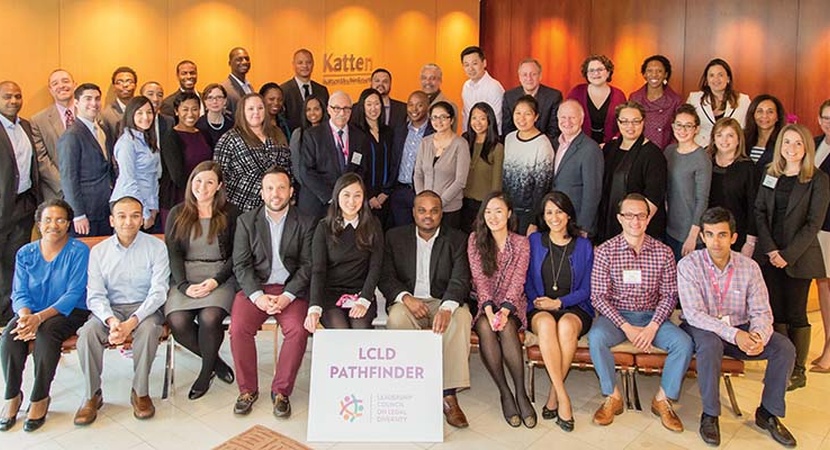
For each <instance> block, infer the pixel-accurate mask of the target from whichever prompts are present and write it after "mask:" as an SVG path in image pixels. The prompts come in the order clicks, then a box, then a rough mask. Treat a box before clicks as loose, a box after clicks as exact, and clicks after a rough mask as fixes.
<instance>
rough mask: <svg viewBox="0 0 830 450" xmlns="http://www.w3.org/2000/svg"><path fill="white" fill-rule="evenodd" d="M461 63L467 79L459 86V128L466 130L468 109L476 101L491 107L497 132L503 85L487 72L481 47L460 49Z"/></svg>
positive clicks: (499, 125) (468, 121)
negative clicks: (460, 103) (461, 102)
mask: <svg viewBox="0 0 830 450" xmlns="http://www.w3.org/2000/svg"><path fill="white" fill-rule="evenodd" d="M461 65H462V66H463V67H464V73H466V74H467V77H468V78H469V80H467V81H465V82H464V86H462V87H461V100H463V102H464V104H463V108H462V110H461V112H462V118H463V123H462V125H461V130H462V131H466V130H467V124H468V123H470V110H471V109H473V106H474V105H475V104H476V103H478V102H484V103H487V104H488V105H490V106H491V107H492V108H493V111H494V112H495V113H496V125H497V128H498V131H499V133H501V130H502V99H503V98H504V87H502V85H501V83H499V82H498V80H496V79H495V78H493V77H491V76H490V74H489V73H488V72H487V58H486V57H485V56H484V51H483V50H482V49H481V47H476V46H472V47H467V48H465V49H464V50H462V51H461Z"/></svg>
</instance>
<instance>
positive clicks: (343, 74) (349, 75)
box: [323, 53, 375, 86]
mask: <svg viewBox="0 0 830 450" xmlns="http://www.w3.org/2000/svg"><path fill="white" fill-rule="evenodd" d="M374 69H375V67H374V63H373V62H372V58H371V57H369V56H358V55H355V54H354V53H343V54H342V55H341V54H337V53H324V54H323V84H325V85H328V86H338V85H349V84H357V85H361V86H365V85H367V84H369V82H370V81H371V78H370V77H371V75H372V71H373V70H374Z"/></svg>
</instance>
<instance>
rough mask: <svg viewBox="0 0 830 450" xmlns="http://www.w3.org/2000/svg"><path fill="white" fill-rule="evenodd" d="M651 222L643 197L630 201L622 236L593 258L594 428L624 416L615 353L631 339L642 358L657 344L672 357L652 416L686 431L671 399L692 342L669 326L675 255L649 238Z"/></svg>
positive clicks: (624, 204)
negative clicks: (598, 394) (598, 393)
mask: <svg viewBox="0 0 830 450" xmlns="http://www.w3.org/2000/svg"><path fill="white" fill-rule="evenodd" d="M650 216H651V213H650V211H649V206H648V201H647V200H646V198H645V197H643V196H642V195H640V194H628V195H626V196H625V197H624V198H623V200H622V201H621V202H620V204H619V205H618V212H617V220H619V222H620V225H622V229H623V231H622V233H620V234H619V235H617V236H615V237H613V238H611V239H609V240H608V241H606V242H605V243H604V244H602V245H600V246H599V247H597V249H596V253H595V255H594V270H593V273H592V274H591V304H593V306H594V308H595V309H596V310H597V312H598V313H599V317H597V319H596V320H595V321H594V325H593V326H592V327H591V331H589V332H588V341H589V342H590V344H591V345H590V348H591V361H592V362H593V364H594V369H595V370H596V372H597V375H598V376H599V382H600V388H601V389H602V395H605V396H606V398H605V402H604V403H603V404H602V405H601V406H600V407H599V409H597V411H596V413H594V423H596V424H598V425H609V424H610V423H611V422H613V421H614V416H615V415H619V414H622V412H623V401H622V396H621V395H620V390H619V388H618V387H617V386H616V383H615V376H614V356H613V355H612V354H611V347H613V346H615V345H617V344H619V343H620V342H623V341H624V340H626V339H628V340H629V341H631V343H632V344H634V345H635V346H637V348H639V349H640V350H642V351H644V352H648V351H649V350H650V349H651V346H652V344H654V346H655V347H658V348H661V349H663V350H665V351H667V352H668V353H669V355H668V357H666V363H665V366H664V367H663V375H662V377H661V379H660V389H659V390H658V391H657V394H656V395H655V396H654V399H652V401H651V412H653V413H654V414H655V415H658V416H660V420H661V421H662V423H663V426H664V427H666V428H667V429H669V430H672V431H683V423H682V422H681V421H680V418H679V417H677V414H675V412H674V410H673V409H672V406H671V402H670V401H669V399H677V398H678V397H679V396H680V385H681V384H682V382H683V377H684V376H685V375H686V369H687V368H688V367H689V361H691V359H692V339H691V338H690V337H689V335H687V334H686V333H684V332H683V330H681V329H680V328H678V327H677V326H676V325H674V324H673V323H671V321H669V316H670V315H671V313H672V311H674V307H675V305H677V272H676V268H675V264H674V256H673V255H672V251H671V249H670V248H669V247H667V246H666V245H664V244H662V243H660V242H659V241H657V240H656V239H654V238H652V237H650V236H648V235H647V234H646V227H647V226H648V221H649V219H650Z"/></svg>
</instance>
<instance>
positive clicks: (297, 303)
mask: <svg viewBox="0 0 830 450" xmlns="http://www.w3.org/2000/svg"><path fill="white" fill-rule="evenodd" d="M293 193H294V190H293V188H292V187H291V178H290V176H289V175H288V172H287V171H286V170H285V169H283V168H280V167H274V168H273V169H270V170H268V171H267V172H265V175H263V177H262V191H261V195H262V201H263V202H264V204H263V206H260V207H259V208H256V209H252V210H251V211H248V212H246V213H245V214H243V215H241V216H240V217H239V220H238V221H237V226H236V236H235V237H234V244H233V264H234V267H233V271H234V274H235V275H236V280H237V281H238V282H239V285H240V286H241V287H242V290H241V291H239V292H238V293H237V294H236V298H234V304H233V308H232V310H231V322H232V323H233V326H232V327H231V331H230V332H231V352H232V353H233V362H234V366H235V367H236V373H237V378H236V381H237V383H238V384H239V397H237V399H236V404H235V405H234V408H233V412H234V413H235V414H248V413H250V412H251V408H252V407H253V404H254V402H255V401H256V400H257V398H259V388H258V386H259V384H258V380H257V352H256V342H255V338H256V334H257V331H258V330H259V328H260V326H262V323H263V322H265V320H267V319H268V317H271V316H273V317H274V318H275V319H276V320H277V323H279V326H280V328H281V329H282V332H283V336H284V340H283V344H282V348H281V350H280V354H279V360H278V361H277V369H276V372H275V373H274V379H273V381H272V382H271V401H272V402H273V413H274V415H275V416H277V417H281V418H288V417H289V416H290V415H291V403H290V402H289V401H288V397H289V396H290V395H291V392H292V391H293V389H294V381H295V379H296V378H297V372H298V371H299V369H300V364H301V363H302V362H303V354H304V353H305V349H306V343H307V342H308V333H307V332H306V330H305V328H303V321H304V320H305V316H306V311H307V310H308V301H307V295H308V287H309V282H310V281H309V280H310V278H311V238H312V236H313V235H314V226H315V225H316V222H314V220H312V219H311V218H310V217H307V216H303V215H300V213H299V212H298V211H297V210H296V209H295V208H292V207H289V202H290V200H291V195H292V194H293Z"/></svg>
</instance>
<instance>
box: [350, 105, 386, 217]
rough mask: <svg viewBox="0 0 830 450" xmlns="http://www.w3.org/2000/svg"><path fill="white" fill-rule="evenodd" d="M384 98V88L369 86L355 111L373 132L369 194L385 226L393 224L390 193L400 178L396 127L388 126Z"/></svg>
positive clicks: (354, 117)
mask: <svg viewBox="0 0 830 450" xmlns="http://www.w3.org/2000/svg"><path fill="white" fill-rule="evenodd" d="M384 114H385V111H384V108H383V99H382V98H381V95H380V92H378V91H376V90H374V89H365V90H364V91H363V92H361V93H360V99H359V100H358V101H357V103H356V104H355V105H354V110H353V111H352V123H354V125H355V126H357V127H358V128H360V129H361V130H363V132H365V133H366V135H367V136H369V152H368V154H366V158H368V161H367V162H366V164H365V167H366V180H365V181H366V189H368V194H367V195H366V196H367V197H368V200H369V208H371V210H372V214H374V215H375V217H377V218H378V220H380V223H381V225H382V226H383V228H384V229H387V228H389V227H388V225H387V223H388V222H389V203H387V201H388V200H389V195H390V194H392V187H393V186H394V185H395V182H396V180H395V179H394V177H393V175H394V173H395V172H396V170H394V169H393V164H394V162H395V161H394V155H393V153H394V151H393V148H392V145H393V142H392V128H390V127H388V126H386V121H385V118H384Z"/></svg>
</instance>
